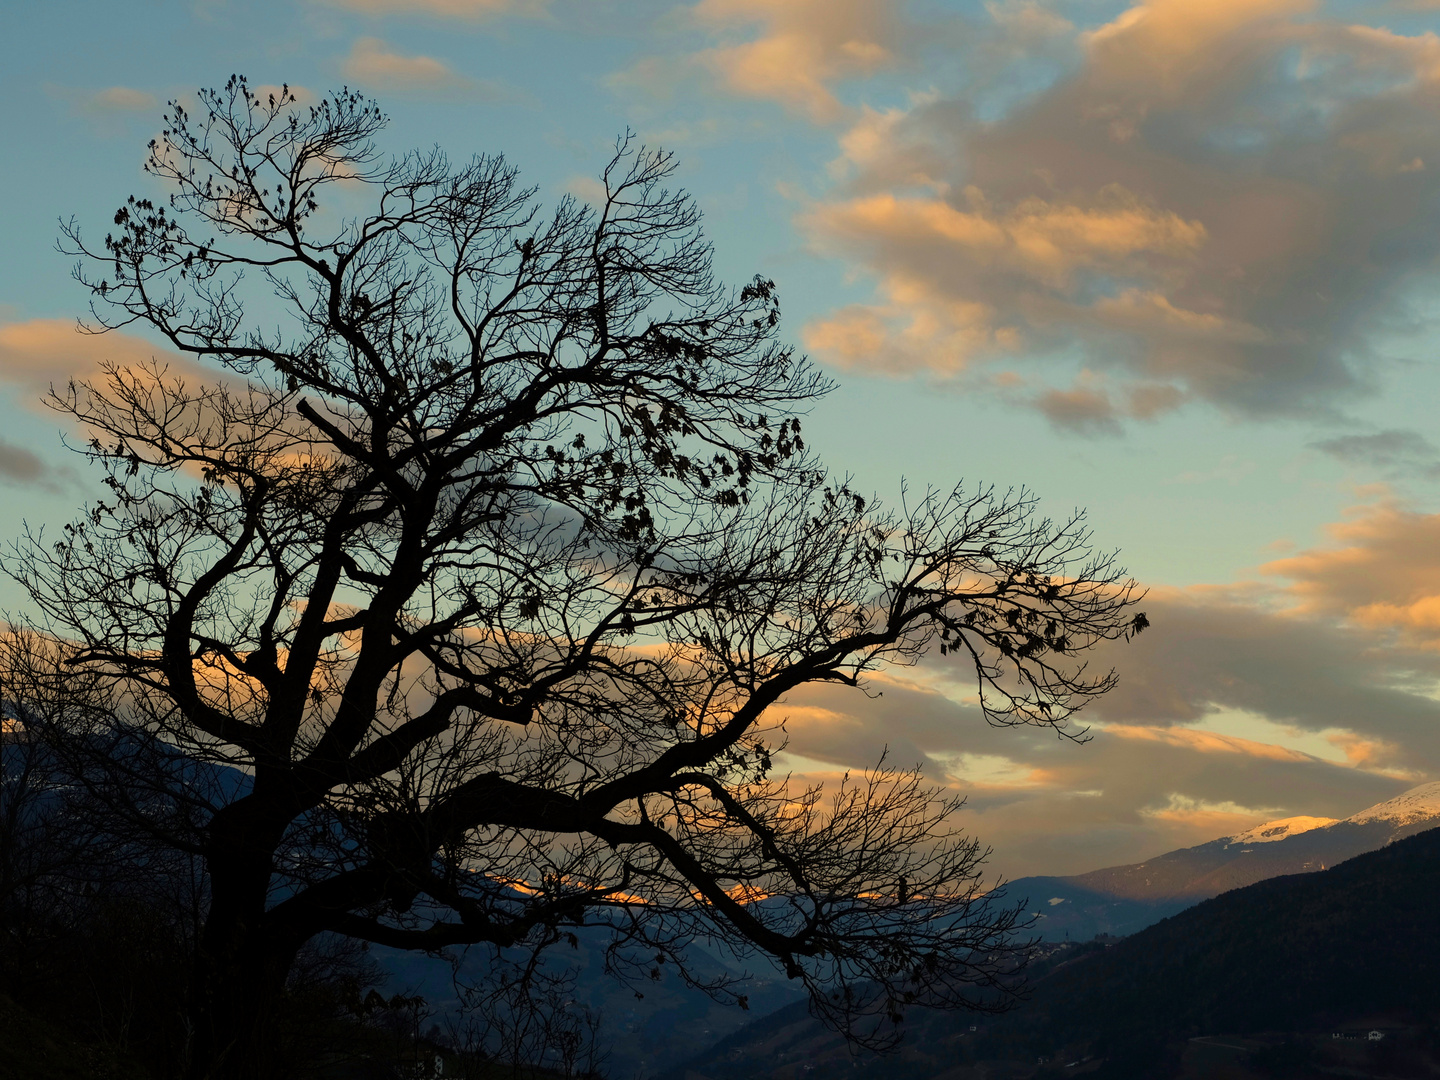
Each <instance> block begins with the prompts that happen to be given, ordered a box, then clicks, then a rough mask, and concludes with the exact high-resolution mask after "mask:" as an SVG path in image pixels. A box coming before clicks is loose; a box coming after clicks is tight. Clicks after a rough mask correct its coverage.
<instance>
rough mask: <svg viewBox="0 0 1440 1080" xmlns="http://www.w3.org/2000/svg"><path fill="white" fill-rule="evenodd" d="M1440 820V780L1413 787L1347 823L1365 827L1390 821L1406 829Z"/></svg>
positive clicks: (1349, 819)
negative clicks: (1410, 826) (1409, 826)
mask: <svg viewBox="0 0 1440 1080" xmlns="http://www.w3.org/2000/svg"><path fill="white" fill-rule="evenodd" d="M1436 819H1440V780H1437V781H1435V782H1434V783H1432V784H1421V785H1420V786H1419V787H1413V788H1411V789H1410V790H1409V791H1406V792H1404V793H1402V794H1400V795H1396V796H1395V798H1393V799H1389V800H1387V801H1386V802H1382V803H1376V804H1375V805H1374V806H1372V807H1370V809H1368V810H1361V811H1360V812H1359V813H1358V814H1352V815H1350V816H1349V817H1348V818H1346V819H1345V820H1346V821H1351V822H1354V823H1355V824H1356V825H1364V824H1367V823H1369V822H1372V821H1390V822H1394V823H1395V824H1396V825H1397V826H1400V827H1402V828H1403V827H1405V826H1408V825H1413V824H1415V823H1417V822H1425V821H1436Z"/></svg>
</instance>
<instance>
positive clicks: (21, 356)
mask: <svg viewBox="0 0 1440 1080" xmlns="http://www.w3.org/2000/svg"><path fill="white" fill-rule="evenodd" d="M152 360H160V361H161V362H163V363H165V364H168V365H169V366H170V368H171V370H172V371H174V372H175V373H176V374H184V375H190V376H196V375H201V374H202V373H203V369H202V368H201V367H200V366H199V365H198V364H196V363H195V362H194V361H192V360H190V359H188V358H186V357H183V356H179V355H177V354H175V353H173V352H170V351H169V350H167V349H163V348H160V347H158V346H156V345H152V344H151V343H150V342H148V341H146V340H145V339H144V338H141V337H137V336H136V335H134V334H127V333H125V332H124V331H120V330H112V331H110V332H109V333H105V334H87V333H82V332H81V331H80V330H79V329H78V328H77V326H76V324H75V323H74V322H73V321H71V320H69V319H32V320H30V321H29V322H19V323H7V324H5V325H3V326H0V379H3V380H5V381H6V382H10V383H13V384H16V385H18V386H19V387H21V388H22V389H23V391H24V392H25V394H26V395H27V397H29V398H30V399H31V400H32V401H33V400H34V399H37V398H39V397H40V396H41V395H43V394H45V393H46V392H47V391H48V390H49V389H50V387H51V385H55V386H63V385H64V384H65V383H66V382H68V381H69V380H70V379H84V378H89V377H91V376H93V375H95V374H97V373H98V372H99V371H100V368H101V364H102V363H104V362H106V361H110V362H112V363H115V364H118V365H119V366H120V367H122V368H139V367H142V366H144V365H145V364H148V363H149V362H150V361H152Z"/></svg>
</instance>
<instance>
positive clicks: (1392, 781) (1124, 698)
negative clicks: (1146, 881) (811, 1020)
mask: <svg viewBox="0 0 1440 1080" xmlns="http://www.w3.org/2000/svg"><path fill="white" fill-rule="evenodd" d="M1262 570H1263V572H1264V576H1265V578H1266V580H1260V581H1251V582H1242V583H1238V584H1231V585H1225V586H1196V587H1191V588H1185V589H1173V588H1155V589H1152V590H1151V592H1150V594H1149V595H1148V596H1147V597H1146V599H1145V604H1144V607H1145V609H1146V612H1147V614H1148V616H1149V618H1150V621H1151V624H1152V625H1151V629H1150V630H1148V631H1147V632H1146V633H1145V634H1142V635H1140V636H1139V637H1138V638H1137V639H1135V640H1134V641H1132V642H1130V643H1128V644H1123V645H1122V644H1111V645H1108V646H1105V647H1103V648H1102V649H1101V650H1100V652H1099V653H1098V654H1097V655H1096V656H1095V657H1094V658H1093V663H1094V665H1095V667H1097V668H1100V669H1103V668H1106V667H1109V666H1114V667H1115V668H1116V669H1117V671H1118V673H1119V677H1120V682H1119V685H1118V687H1117V688H1116V689H1115V690H1114V691H1112V692H1111V693H1110V694H1108V695H1106V696H1105V697H1104V698H1102V699H1100V700H1099V701H1097V702H1095V703H1093V704H1092V706H1091V707H1090V709H1089V710H1088V711H1087V712H1086V713H1085V714H1083V716H1082V719H1084V720H1085V721H1086V722H1087V723H1088V724H1090V725H1091V727H1090V731H1089V735H1090V741H1089V742H1087V743H1084V744H1077V743H1075V742H1073V741H1070V740H1065V739H1060V738H1057V737H1056V736H1055V734H1054V733H1053V732H1049V731H1046V730H1043V729H1035V728H1025V727H1018V728H994V727H990V726H988V725H987V724H986V723H985V722H984V720H983V718H982V717H981V716H980V715H979V713H978V712H977V710H976V709H975V708H974V706H973V704H970V703H969V699H970V696H971V695H973V693H974V688H973V686H972V685H971V684H970V683H969V682H968V681H967V680H968V678H969V676H968V672H967V670H966V667H965V665H964V664H963V663H961V662H956V661H953V660H952V659H950V658H945V659H941V658H939V657H938V656H929V657H927V658H926V659H924V660H923V661H922V662H921V663H920V664H919V665H918V666H917V667H914V668H908V669H903V670H898V671H897V670H887V671H884V672H882V673H880V674H878V675H877V676H876V677H875V679H874V680H873V682H872V685H871V687H870V690H871V694H870V695H869V696H867V695H865V694H861V693H858V692H856V691H854V690H851V689H849V688H845V687H838V686H813V687H805V688H802V689H801V690H799V691H796V692H795V693H793V694H791V695H790V697H789V699H788V700H787V701H785V702H784V703H782V704H781V705H780V706H778V707H776V708H775V709H774V710H773V712H772V716H773V718H774V719H775V720H776V721H779V720H780V719H782V718H784V719H786V721H787V722H786V724H785V732H784V737H785V738H786V739H787V740H788V745H787V748H786V751H785V754H784V755H782V756H781V757H780V758H779V759H778V760H779V761H780V763H781V766H782V768H787V769H791V770H794V772H795V773H796V774H797V775H796V780H797V781H800V780H807V779H825V778H828V777H832V776H834V775H835V774H837V773H839V772H841V771H843V770H846V769H852V770H853V769H864V768H867V767H871V766H873V765H874V764H875V763H876V761H877V760H879V758H880V756H881V754H886V755H887V756H888V760H889V761H890V762H891V763H892V764H895V765H903V766H908V765H911V764H919V765H920V766H921V768H922V770H923V771H924V773H925V775H926V776H927V777H928V778H929V779H930V780H932V781H933V782H936V783H939V784H942V785H944V786H946V787H947V788H949V789H950V790H952V791H955V792H959V793H961V794H964V795H966V796H967V798H968V800H969V801H968V803H967V807H966V809H965V810H964V812H963V813H962V815H961V819H960V821H961V824H962V825H963V827H964V828H965V829H967V830H968V831H969V832H971V833H972V834H974V835H976V836H978V837H979V838H980V839H982V840H983V841H984V842H985V843H987V844H989V845H992V846H993V847H994V848H995V849H996V855H995V857H994V860H993V861H994V865H995V866H996V868H997V869H999V870H1001V871H1003V872H1004V873H1005V874H1007V875H1011V876H1014V875H1018V874H1030V873H1079V872H1082V871H1085V870H1089V869H1095V868H1098V867H1100V866H1105V865H1115V864H1118V863H1124V862H1131V861H1138V860H1141V859H1145V858H1150V857H1153V856H1154V855H1157V854H1159V853H1161V852H1164V851H1167V850H1170V849H1173V848H1176V847H1181V846H1187V845H1191V844H1197V843H1203V842H1205V841H1208V840H1211V839H1214V838H1215V837H1217V836H1221V835H1227V834H1230V833H1233V832H1236V831H1240V830H1242V829H1244V828H1248V827H1250V826H1253V825H1256V824H1259V823H1260V822H1262V821H1265V820H1271V819H1274V818H1279V817H1288V816H1294V815H1310V816H1319V817H1331V818H1341V817H1346V816H1348V815H1350V814H1352V813H1355V812H1357V811H1359V810H1361V809H1363V808H1365V807H1366V806H1369V805H1371V804H1373V803H1375V802H1379V801H1382V800H1383V799H1386V798H1389V797H1391V796H1393V795H1395V794H1397V793H1398V792H1399V791H1401V790H1404V789H1405V788H1407V787H1409V786H1412V785H1413V784H1416V783H1420V782H1423V781H1424V780H1426V779H1434V778H1436V777H1440V699H1437V697H1436V695H1435V693H1434V687H1435V685H1436V682H1437V679H1440V649H1437V648H1435V647H1434V646H1435V644H1436V643H1440V515H1427V514H1422V513H1418V512H1415V511H1411V510H1408V509H1406V508H1404V507H1401V506H1398V505H1395V504H1390V503H1377V504H1372V505H1368V506H1365V507H1361V508H1359V509H1357V510H1356V511H1354V512H1353V513H1352V514H1351V515H1350V516H1349V517H1348V518H1347V519H1346V520H1344V521H1342V522H1340V523H1338V524H1336V525H1334V526H1333V527H1332V528H1331V540H1330V542H1328V543H1326V544H1324V545H1320V546H1318V547H1316V548H1315V549H1313V550H1310V551H1303V552H1300V553H1298V554H1296V555H1293V556H1291V557H1289V558H1286V559H1281V560H1277V561H1276V562H1273V563H1270V564H1267V565H1266V566H1265V567H1263V568H1262ZM1075 732H1078V729H1073V730H1072V733H1075Z"/></svg>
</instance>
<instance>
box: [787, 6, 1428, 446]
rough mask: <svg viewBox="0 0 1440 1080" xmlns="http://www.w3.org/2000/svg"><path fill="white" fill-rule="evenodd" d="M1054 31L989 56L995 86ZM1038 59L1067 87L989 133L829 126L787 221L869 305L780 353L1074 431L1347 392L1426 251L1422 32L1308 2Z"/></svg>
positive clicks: (1184, 16) (1301, 407)
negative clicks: (983, 400) (807, 190)
mask: <svg viewBox="0 0 1440 1080" xmlns="http://www.w3.org/2000/svg"><path fill="white" fill-rule="evenodd" d="M1031 7H1033V5H1031ZM1019 10H1020V9H1019V8H1017V7H1015V6H1014V5H1011V6H1010V7H1006V8H999V7H997V8H995V9H994V11H995V12H996V14H997V19H998V17H999V16H1001V15H1003V16H1004V17H1005V18H1007V19H1010V20H1011V22H1014V20H1015V16H1016V12H1017V11H1019ZM1033 21H1034V17H1032V22H1033ZM1059 25H1060V24H1058V23H1056V22H1055V20H1054V19H1052V20H1051V21H1050V23H1048V24H1046V26H1047V27H1048V29H1046V30H1045V31H1044V32H1043V33H1042V32H1040V31H1034V32H1032V33H1031V35H1030V38H1029V39H1028V40H1031V41H1032V42H1034V43H1035V44H1032V45H1031V46H1029V48H1030V52H1028V53H1027V52H1025V51H1024V49H1020V48H1019V46H1013V41H1014V40H1019V39H1015V38H1014V36H1013V35H1011V37H1010V38H1008V39H1006V40H1011V41H1012V47H1011V52H1012V53H1013V54H1014V57H1018V59H1013V58H1012V61H1013V63H1014V64H1015V65H1018V66H1016V67H1015V68H1014V70H1015V71H1016V72H1019V73H1023V72H1024V71H1025V70H1028V69H1027V68H1026V67H1025V65H1026V64H1030V65H1032V67H1033V65H1034V63H1037V62H1038V61H1036V60H1035V57H1036V56H1038V55H1039V53H1040V52H1041V51H1043V50H1045V49H1049V50H1050V51H1051V52H1055V49H1054V47H1053V42H1054V41H1055V40H1056V34H1062V36H1063V33H1062V30H1060V29H1057V27H1058V26H1059ZM1006 32H1007V33H1008V32H1009V31H1008V30H1007V31H1006ZM997 34H999V31H998V30H993V32H992V33H991V36H990V39H989V40H990V41H991V42H992V44H993V42H994V41H996V40H999V38H998V37H997ZM1002 36H1003V35H1002ZM1065 40H1066V41H1067V42H1068V44H1069V46H1070V47H1071V48H1072V49H1073V50H1074V55H1075V60H1074V63H1073V67H1072V68H1071V70H1069V72H1068V73H1067V74H1064V75H1063V76H1062V77H1060V78H1058V79H1056V80H1055V81H1053V82H1052V83H1051V84H1050V85H1049V86H1048V87H1047V88H1045V89H1043V90H1041V91H1039V92H1037V93H1034V94H1032V95H1030V96H1029V97H1028V98H1025V99H1023V100H1021V101H1019V102H1018V103H1015V104H1013V105H1012V106H1011V107H1008V108H1007V109H1005V110H1004V111H1003V112H1002V113H1001V114H1000V115H998V116H993V117H992V116H988V115H985V109H984V108H983V107H982V106H984V103H983V102H979V101H978V100H977V99H976V98H975V97H974V96H973V95H969V94H965V93H961V94H951V95H948V96H947V95H946V94H943V93H930V94H927V95H924V96H921V97H918V98H916V99H915V100H914V101H913V102H912V103H911V104H910V105H909V106H907V107H905V108H902V109H891V110H884V111H880V110H866V111H865V112H864V113H863V114H862V115H861V116H860V117H859V118H858V119H856V120H855V121H854V123H853V124H852V125H851V127H850V129H849V130H848V131H847V133H846V134H845V135H844V136H843V137H842V139H841V151H842V153H841V157H840V159H839V160H838V161H837V162H836V164H835V168H834V172H835V175H836V177H837V180H836V181H835V183H834V184H833V186H832V188H831V190H830V191H829V193H828V194H826V195H825V196H824V197H822V198H820V199H819V200H817V201H814V202H812V203H811V204H809V205H807V206H806V207H805V208H804V209H803V211H802V212H801V214H800V216H799V223H800V225H801V227H802V228H803V230H804V231H805V233H806V235H807V236H808V237H809V240H810V242H811V243H812V245H813V246H814V247H815V248H816V250H818V251H821V252H824V253H828V254H831V255H834V256H837V257H839V258H841V259H842V260H844V261H845V262H846V263H847V264H848V265H850V266H851V267H852V268H853V269H854V270H856V271H859V272H861V273H862V274H864V275H867V276H869V277H871V278H872V279H873V280H874V281H875V282H876V294H877V295H876V297H875V299H874V300H873V301H871V302H867V303H859V304H854V305H850V306H848V307H845V308H842V309H840V310H837V311H833V312H831V313H830V314H829V315H827V316H824V317H822V318H819V319H816V320H814V321H813V322H812V323H811V324H810V325H809V326H808V327H806V330H805V337H806V342H807V345H808V346H809V347H810V348H811V349H813V350H814V351H815V352H817V353H818V354H820V355H821V356H823V357H824V358H826V359H827V360H828V361H830V362H831V363H833V364H835V365H836V366H839V367H842V368H846V369H849V370H855V371H863V372H869V373H884V374H889V375H895V376H912V375H924V376H927V377H936V376H938V377H941V378H947V379H948V378H959V377H962V376H963V377H965V378H967V379H969V380H971V381H972V382H982V383H987V384H988V385H991V386H992V387H994V388H996V389H998V390H999V391H1000V392H1002V393H1004V394H1005V395H1007V396H1008V397H1010V398H1011V399H1013V400H1017V401H1023V402H1025V403H1027V404H1030V405H1032V406H1034V407H1036V408H1039V409H1041V410H1042V411H1043V412H1045V413H1046V414H1047V415H1049V416H1050V418H1051V419H1052V420H1053V421H1054V422H1055V423H1056V424H1058V425H1060V426H1068V427H1072V428H1077V429H1081V430H1091V431H1094V430H1114V429H1115V428H1116V426H1117V425H1118V424H1120V423H1121V422H1123V421H1125V420H1127V419H1146V418H1151V417H1155V416H1158V415H1161V414H1163V413H1165V412H1168V411H1170V410H1173V409H1176V408H1179V407H1181V406H1183V405H1185V404H1186V403H1188V402H1205V403H1209V404H1211V405H1213V406H1216V407H1218V408H1220V409H1222V410H1224V411H1226V412H1228V413H1230V414H1232V415H1236V416H1243V417H1264V416H1276V415H1298V416H1306V417H1312V418H1313V417H1321V418H1323V417H1329V416H1333V415H1335V413H1336V412H1337V410H1340V409H1342V408H1343V405H1344V403H1345V401H1346V400H1348V399H1351V398H1353V397H1354V396H1356V395H1363V394H1367V393H1370V392H1371V391H1372V390H1373V389H1374V388H1375V386H1376V380H1377V377H1378V376H1377V366H1378V364H1379V363H1380V362H1381V361H1382V359H1383V356H1384V352H1385V340H1386V335H1387V334H1388V333H1389V332H1391V331H1394V330H1398V329H1400V328H1402V327H1407V328H1413V325H1414V322H1415V321H1416V319H1417V318H1419V316H1418V315H1417V314H1416V312H1415V310H1413V309H1412V307H1411V301H1412V299H1413V298H1414V296H1415V290H1416V289H1417V287H1418V286H1420V285H1422V284H1424V283H1425V282H1427V281H1430V280H1432V277H1433V274H1434V271H1435V268H1436V259H1437V256H1440V213H1437V210H1440V126H1437V125H1435V124H1434V122H1433V117H1434V115H1435V113H1436V109H1437V107H1440V38H1437V37H1436V36H1435V35H1434V34H1422V35H1417V36H1405V35H1402V34H1396V33H1391V32H1389V31H1387V30H1383V29H1379V28H1375V27H1371V26H1363V25H1350V24H1346V23H1343V22H1340V21H1337V20H1334V19H1329V18H1325V17H1322V16H1321V15H1320V14H1319V9H1318V7H1317V6H1316V5H1315V4H1312V3H1310V2H1309V0H1148V2H1145V3H1141V4H1138V5H1137V6H1135V7H1132V8H1130V9H1129V10H1128V11H1126V12H1124V13H1123V14H1121V15H1120V16H1119V17H1118V18H1116V19H1114V20H1113V21H1112V22H1109V23H1107V24H1105V25H1103V26H1100V27H1098V28H1095V29H1091V30H1088V31H1078V30H1072V31H1070V32H1069V36H1068V38H1066V39H1065ZM1047 42H1048V43H1051V44H1046V43H1047ZM1017 49H1018V50H1019V51H1016V50H1017ZM1061 51H1062V52H1063V50H1061ZM986 55H990V56H992V58H993V56H994V55H995V50H994V49H993V48H992V49H991V51H990V53H988V54H986ZM1017 78H1018V75H1017ZM1077 372H1078V374H1077Z"/></svg>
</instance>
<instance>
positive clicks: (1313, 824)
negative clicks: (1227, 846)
mask: <svg viewBox="0 0 1440 1080" xmlns="http://www.w3.org/2000/svg"><path fill="white" fill-rule="evenodd" d="M1338 820H1339V818H1333V817H1303V816H1302V817H1287V818H1280V819H1278V820H1276V821H1267V822H1265V824H1263V825H1256V826H1255V827H1254V828H1253V829H1246V830H1245V831H1244V832H1242V833H1236V834H1235V835H1234V836H1231V837H1229V838H1228V839H1229V841H1230V843H1232V844H1270V843H1274V842H1275V841H1276V840H1285V839H1287V838H1289V837H1291V836H1299V835H1300V834H1301V833H1303V832H1309V831H1310V830H1311V829H1323V828H1324V827H1325V826H1327V825H1334V824H1335V822H1336V821H1338Z"/></svg>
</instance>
